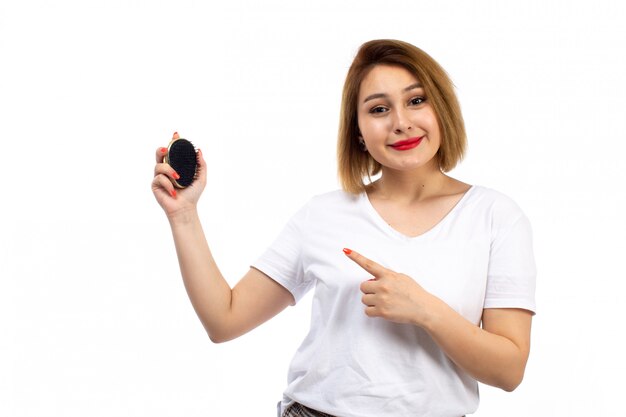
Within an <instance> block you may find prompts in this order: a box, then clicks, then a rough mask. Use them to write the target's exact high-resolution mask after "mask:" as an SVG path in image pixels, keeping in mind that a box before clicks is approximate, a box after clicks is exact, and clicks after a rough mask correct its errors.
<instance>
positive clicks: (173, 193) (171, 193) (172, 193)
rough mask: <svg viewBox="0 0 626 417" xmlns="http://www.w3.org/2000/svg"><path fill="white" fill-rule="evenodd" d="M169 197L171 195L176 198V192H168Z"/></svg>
mask: <svg viewBox="0 0 626 417" xmlns="http://www.w3.org/2000/svg"><path fill="white" fill-rule="evenodd" d="M170 195H171V196H172V197H174V198H176V190H172V191H171V192H170Z"/></svg>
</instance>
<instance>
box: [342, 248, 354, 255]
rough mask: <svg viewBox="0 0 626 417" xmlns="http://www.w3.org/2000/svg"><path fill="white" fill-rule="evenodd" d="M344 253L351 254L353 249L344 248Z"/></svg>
mask: <svg viewBox="0 0 626 417" xmlns="http://www.w3.org/2000/svg"><path fill="white" fill-rule="evenodd" d="M343 253H345V254H346V255H350V254H351V253H352V249H348V248H343Z"/></svg>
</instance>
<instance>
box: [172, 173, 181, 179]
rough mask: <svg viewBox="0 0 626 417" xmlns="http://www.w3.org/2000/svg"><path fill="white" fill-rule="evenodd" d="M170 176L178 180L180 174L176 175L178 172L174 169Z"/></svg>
mask: <svg viewBox="0 0 626 417" xmlns="http://www.w3.org/2000/svg"><path fill="white" fill-rule="evenodd" d="M172 177H174V179H175V180H179V179H180V175H178V173H177V172H176V171H174V172H173V173H172Z"/></svg>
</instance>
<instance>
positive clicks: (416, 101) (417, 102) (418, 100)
mask: <svg viewBox="0 0 626 417" xmlns="http://www.w3.org/2000/svg"><path fill="white" fill-rule="evenodd" d="M425 101H426V97H413V98H412V99H411V100H410V101H409V104H411V105H412V106H419V105H420V104H422V103H424V102H425Z"/></svg>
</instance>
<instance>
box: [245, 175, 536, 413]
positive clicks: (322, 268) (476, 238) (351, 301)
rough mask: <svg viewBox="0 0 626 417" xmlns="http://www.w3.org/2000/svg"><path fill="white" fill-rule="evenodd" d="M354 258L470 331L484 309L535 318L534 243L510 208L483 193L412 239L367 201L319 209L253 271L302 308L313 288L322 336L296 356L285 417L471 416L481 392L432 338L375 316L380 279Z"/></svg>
mask: <svg viewBox="0 0 626 417" xmlns="http://www.w3.org/2000/svg"><path fill="white" fill-rule="evenodd" d="M344 247H347V248H350V249H354V250H356V251H357V252H359V253H361V254H363V255H364V256H366V257H368V258H370V259H372V260H373V261H375V262H378V263H379V264H381V265H383V266H384V267H387V268H389V269H392V270H394V271H396V272H401V273H404V274H407V275H408V276H410V277H412V278H413V279H415V280H416V281H417V282H418V283H419V284H420V285H421V286H422V287H423V288H424V289H425V290H426V291H429V292H430V293H432V294H434V295H436V296H437V297H439V298H441V299H442V300H443V301H445V302H446V303H447V304H448V305H450V306H451V307H452V308H453V309H454V310H456V311H457V312H458V313H460V314H461V315H462V316H463V317H465V318H466V319H468V320H469V321H470V322H472V323H475V324H476V325H479V323H480V319H481V316H482V311H483V309H484V308H504V307H509V308H523V309H527V310H530V311H532V312H534V311H535V302H534V292H535V275H536V270H535V262H534V256H533V249H532V232H531V227H530V223H529V222H528V219H527V218H526V216H525V215H524V213H523V212H522V210H521V209H520V208H519V207H518V206H517V204H515V202H514V201H512V200H511V199H510V198H508V197H507V196H505V195H503V194H501V193H499V192H497V191H495V190H492V189H489V188H486V187H481V186H476V185H475V186H472V187H471V188H470V189H469V190H468V191H467V192H466V194H465V195H464V196H463V197H462V198H461V200H460V201H459V202H458V203H457V204H456V206H455V207H454V208H453V209H452V210H451V211H450V212H449V213H448V214H447V215H446V217H445V218H444V219H443V220H441V221H440V222H439V223H438V224H437V225H435V226H434V227H433V228H432V229H430V230H428V231H427V232H425V233H424V234H422V235H420V236H417V237H408V236H405V235H403V234H401V233H399V232H398V231H396V230H395V229H393V228H392V227H391V226H389V225H388V224H387V223H386V222H385V221H384V220H383V219H382V217H380V215H379V214H378V212H376V210H375V209H374V208H373V207H372V205H371V204H370V202H369V199H368V197H367V195H366V194H365V193H362V194H360V195H358V196H354V195H350V194H347V193H345V192H343V191H335V192H331V193H328V194H323V195H320V196H317V197H314V198H313V199H311V200H310V201H309V202H308V203H307V204H306V205H305V206H304V207H303V208H302V209H301V210H300V211H298V213H296V214H295V216H294V217H293V218H292V219H291V220H290V221H289V222H288V224H287V225H286V226H285V228H284V230H283V231H282V232H281V234H280V235H279V236H278V238H277V239H276V241H275V242H274V243H273V244H272V245H271V246H270V247H269V249H267V251H266V252H265V253H264V254H263V255H262V256H261V258H260V259H259V260H258V261H257V262H256V263H254V264H253V266H254V267H255V268H257V269H259V270H260V271H262V272H264V273H265V274H267V275H268V276H269V277H271V278H272V279H274V280H275V281H277V282H278V283H280V284H281V285H283V286H284V287H285V288H286V289H288V290H289V291H290V292H291V293H292V294H293V296H294V298H295V300H296V302H297V301H298V300H300V299H301V298H302V297H303V296H304V295H305V294H306V293H307V291H309V290H310V289H312V288H314V289H315V293H314V296H313V304H312V313H311V329H310V332H309V334H308V335H307V337H306V338H305V340H304V341H303V343H302V345H301V346H300V348H299V349H298V351H297V352H296V354H295V356H294V358H293V360H292V362H291V365H290V368H289V374H288V386H287V389H286V390H285V392H284V397H283V403H282V408H283V409H284V408H285V407H287V406H288V405H289V404H290V403H292V402H293V401H297V402H299V403H301V404H304V405H306V406H308V407H311V408H313V409H316V410H319V411H323V412H326V413H329V414H332V415H337V416H341V417H381V416H394V417H400V416H411V417H416V416H437V417H445V416H455V417H458V416H461V415H464V414H469V413H473V412H474V411H475V410H476V409H477V407H478V384H477V382H476V381H475V380H474V379H473V378H471V377H470V376H469V375H467V374H466V373H465V372H463V371H462V370H461V369H459V368H458V367H457V366H456V365H455V364H454V363H453V362H452V361H451V360H449V359H448V357H447V356H446V355H445V354H444V352H443V351H442V350H441V349H440V348H439V347H438V346H437V344H436V343H435V342H434V341H433V340H432V338H431V337H430V336H429V335H428V334H427V333H426V332H425V331H424V330H422V329H421V328H419V327H417V326H414V325H409V324H397V323H393V322H390V321H387V320H385V319H382V318H371V317H368V316H366V315H365V313H364V309H365V306H364V305H363V304H362V303H361V296H362V293H361V291H360V289H359V286H360V284H361V283H362V282H363V281H365V280H367V279H369V278H371V276H369V274H368V273H367V272H366V271H364V270H363V269H362V268H360V267H359V266H358V265H356V264H355V263H354V262H353V261H351V260H350V259H348V258H347V257H346V256H345V255H344V253H343V252H342V248H344Z"/></svg>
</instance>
